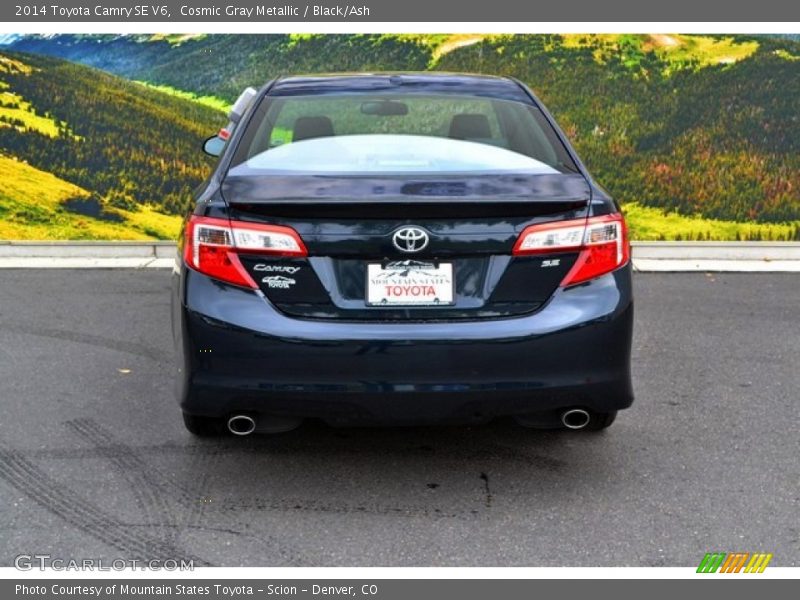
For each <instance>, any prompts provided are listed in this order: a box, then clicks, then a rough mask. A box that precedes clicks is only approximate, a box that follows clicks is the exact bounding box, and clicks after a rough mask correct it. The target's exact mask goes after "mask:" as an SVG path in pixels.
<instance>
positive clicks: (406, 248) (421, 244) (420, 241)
mask: <svg viewBox="0 0 800 600" xmlns="http://www.w3.org/2000/svg"><path fill="white" fill-rule="evenodd" d="M429 241H430V238H429V236H428V234H427V233H426V232H425V230H423V229H420V228H419V227H401V228H400V229H398V230H397V231H395V232H394V235H393V236H392V243H393V244H394V247H395V248H397V249H398V250H400V252H419V251H420V250H422V249H423V248H425V247H426V246H427V245H428V242H429Z"/></svg>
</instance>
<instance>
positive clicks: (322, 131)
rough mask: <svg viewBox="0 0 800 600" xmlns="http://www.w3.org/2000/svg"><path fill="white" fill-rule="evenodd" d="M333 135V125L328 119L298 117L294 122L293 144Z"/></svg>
mask: <svg viewBox="0 0 800 600" xmlns="http://www.w3.org/2000/svg"><path fill="white" fill-rule="evenodd" d="M332 135H333V123H331V120H330V119H329V118H328V117H298V118H297V119H296V120H295V122H294V134H293V135H292V141H293V142H299V141H301V140H310V139H313V138H320V137H329V136H332Z"/></svg>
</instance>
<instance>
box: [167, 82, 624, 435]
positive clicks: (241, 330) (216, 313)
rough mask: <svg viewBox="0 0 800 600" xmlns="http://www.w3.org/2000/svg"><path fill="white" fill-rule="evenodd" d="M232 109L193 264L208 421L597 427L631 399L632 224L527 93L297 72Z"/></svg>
mask: <svg viewBox="0 0 800 600" xmlns="http://www.w3.org/2000/svg"><path fill="white" fill-rule="evenodd" d="M230 119H231V121H230V123H229V124H228V126H227V127H226V128H225V129H223V130H222V131H221V132H220V133H219V135H217V136H215V137H213V138H210V139H209V140H207V142H206V146H205V148H206V151H207V152H209V153H210V154H214V155H219V157H220V158H219V162H218V164H217V166H216V168H215V169H214V171H213V173H212V174H211V176H210V177H209V178H208V180H207V181H206V182H205V184H204V185H203V186H202V187H201V189H200V190H199V192H198V194H197V196H196V205H195V208H194V210H193V212H192V213H191V214H190V215H189V216H188V217H187V219H186V221H185V227H184V233H183V236H182V240H181V249H180V253H179V254H180V255H179V257H178V261H177V266H176V269H175V270H174V277H173V282H174V296H173V333H174V337H175V341H176V347H177V352H178V358H179V360H178V365H177V381H178V386H177V393H178V398H179V402H180V405H181V408H182V410H183V413H184V421H185V424H186V427H187V428H188V429H189V431H191V432H192V433H195V434H198V435H209V434H216V433H222V432H224V431H225V430H228V431H230V432H232V433H235V434H239V435H246V434H248V433H251V432H253V431H260V432H276V431H285V430H289V429H291V428H294V427H296V426H297V425H298V424H299V423H300V422H301V421H302V420H303V419H304V418H309V417H314V418H321V419H323V420H325V421H327V422H328V423H331V424H334V425H347V424H384V423H391V424H412V423H413V424H418V423H438V422H461V423H474V422H484V421H486V420H489V419H491V418H493V417H497V416H512V417H514V418H516V420H517V421H518V422H520V423H521V424H523V425H526V426H530V427H566V428H570V429H590V430H599V429H603V428H605V427H607V426H608V425H610V424H611V422H612V421H613V420H614V417H615V415H616V413H617V411H618V410H619V409H623V408H626V407H628V406H630V404H631V402H632V401H633V392H632V388H631V378H630V348H631V333H632V321H633V301H632V294H631V266H630V260H629V257H630V251H629V243H628V240H627V236H626V229H625V222H624V220H623V218H622V215H621V214H620V210H619V207H618V205H617V204H616V203H615V202H614V200H612V199H611V198H610V197H609V196H608V195H607V193H606V192H604V191H603V189H602V188H600V187H599V186H598V185H597V184H596V183H595V182H594V181H593V180H592V178H591V176H590V175H589V174H588V173H587V171H586V169H585V168H584V166H583V165H582V164H581V162H580V160H579V159H578V158H577V156H576V155H575V152H574V151H573V150H572V148H571V147H570V145H569V143H568V142H567V140H566V139H565V137H564V135H563V134H562V133H561V131H560V130H559V128H558V126H557V125H556V124H555V122H554V121H553V119H552V117H551V116H550V115H549V114H548V112H547V111H546V110H545V108H544V107H543V106H542V105H541V103H540V102H539V101H538V100H537V98H536V97H535V96H534V95H533V94H532V93H531V91H530V90H529V89H528V88H527V87H525V86H524V85H522V84H521V83H520V82H518V81H515V80H513V79H507V78H498V77H485V76H475V75H452V74H396V75H384V74H364V75H337V76H309V77H288V78H278V79H276V80H274V81H271V82H270V83H268V84H267V85H265V86H264V87H263V88H262V89H261V90H260V91H258V92H256V91H255V90H252V89H248V90H247V91H246V92H245V93H243V94H242V96H241V97H240V98H239V100H238V101H237V103H236V104H235V105H234V108H233V109H232V111H231V115H230Z"/></svg>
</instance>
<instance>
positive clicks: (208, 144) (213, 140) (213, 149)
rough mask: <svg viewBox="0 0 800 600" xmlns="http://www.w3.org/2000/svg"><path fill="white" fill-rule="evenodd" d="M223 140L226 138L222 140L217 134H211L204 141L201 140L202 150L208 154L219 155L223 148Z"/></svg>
mask: <svg viewBox="0 0 800 600" xmlns="http://www.w3.org/2000/svg"><path fill="white" fill-rule="evenodd" d="M225 142H226V140H223V139H222V138H221V137H219V136H218V135H212V136H211V137H210V138H208V139H207V140H206V141H205V142H203V152H205V153H206V154H208V155H209V156H219V155H220V154H222V151H223V150H224V149H225Z"/></svg>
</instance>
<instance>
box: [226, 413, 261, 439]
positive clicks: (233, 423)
mask: <svg viewBox="0 0 800 600" xmlns="http://www.w3.org/2000/svg"><path fill="white" fill-rule="evenodd" d="M255 430H256V422H255V419H253V418H252V417H249V416H247V415H233V416H232V417H231V418H230V419H228V431H230V432H231V433H232V434H233V435H250V434H251V433H253V432H254V431H255Z"/></svg>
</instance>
